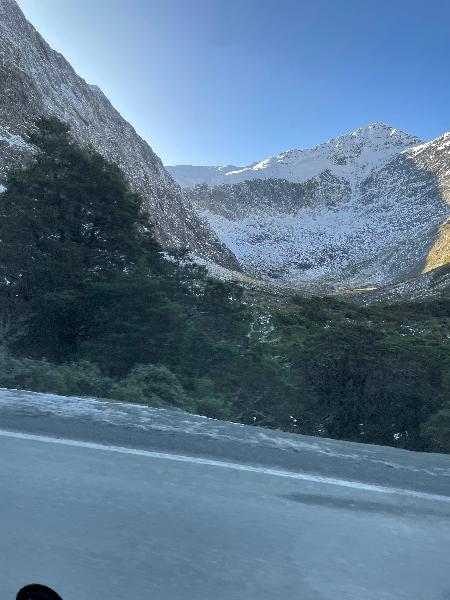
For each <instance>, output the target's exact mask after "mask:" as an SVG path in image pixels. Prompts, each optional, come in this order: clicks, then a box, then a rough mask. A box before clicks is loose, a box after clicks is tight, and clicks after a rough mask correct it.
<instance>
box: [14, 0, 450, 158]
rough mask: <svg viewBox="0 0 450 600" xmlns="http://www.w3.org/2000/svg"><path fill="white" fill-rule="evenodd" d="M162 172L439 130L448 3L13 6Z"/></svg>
mask: <svg viewBox="0 0 450 600" xmlns="http://www.w3.org/2000/svg"><path fill="white" fill-rule="evenodd" d="M18 1H19V4H20V6H21V8H22V10H23V11H24V13H25V15H26V16H27V17H28V18H29V20H30V21H31V22H32V23H33V25H34V26H35V27H36V28H37V29H38V30H39V31H40V33H41V34H42V35H43V36H44V37H45V38H46V40H47V41H48V42H49V43H50V45H51V46H53V48H55V49H56V50H58V51H59V52H61V53H62V54H64V56H65V57H66V58H67V59H68V60H69V62H71V64H72V65H73V66H74V68H75V69H76V71H77V72H78V73H79V74H80V75H81V76H82V77H84V78H85V79H86V80H87V81H88V82H89V83H92V84H97V85H99V86H100V87H101V88H102V90H103V91H104V93H105V94H106V95H107V96H108V98H109V99H110V100H111V102H112V103H113V104H114V106H115V107H116V108H117V109H118V110H119V111H120V112H121V113H122V115H123V116H124V117H125V118H126V119H127V120H128V121H130V122H131V123H132V125H133V126H134V127H135V129H136V130H137V131H138V133H139V134H140V135H141V136H142V137H144V138H145V139H146V140H147V141H148V142H149V143H150V145H151V146H152V148H153V149H154V150H155V152H156V153H157V154H158V155H159V156H160V157H161V158H162V160H163V161H164V163H165V164H167V165H173V164H198V165H219V164H234V165H246V164H249V163H251V162H253V161H257V160H261V159H264V158H266V157H268V156H272V155H274V154H278V153H280V152H282V151H284V150H288V149H291V148H306V147H311V146H314V145H317V144H319V143H322V142H324V141H326V140H328V139H330V138H333V137H335V136H337V135H339V134H342V133H346V132H349V131H353V130H355V129H357V128H358V127H362V126H365V125H368V124H369V123H373V122H376V121H383V122H385V123H386V124H388V125H392V126H394V127H397V128H399V129H402V130H404V131H407V132H409V133H412V134H415V135H418V136H419V137H421V138H422V139H423V140H430V139H433V138H435V137H437V136H438V135H440V134H442V133H443V132H445V131H448V130H450V110H449V109H450V76H449V74H450V73H449V71H450V64H449V58H450V2H448V0H427V1H426V2H424V1H423V0H420V1H418V0H377V1H375V0H308V1H307V0H18Z"/></svg>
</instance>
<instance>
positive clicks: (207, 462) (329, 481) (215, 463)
mask: <svg viewBox="0 0 450 600" xmlns="http://www.w3.org/2000/svg"><path fill="white" fill-rule="evenodd" d="M0 437H6V438H14V439H20V440H30V441H33V442H42V443H45V444H56V445H61V446H71V447H73V448H84V449H87V450H100V451H102V452H117V453H119V454H130V455H132V456H144V457H147V458H153V459H160V460H170V461H174V462H183V463H191V464H196V465H204V466H208V467H219V468H222V469H231V470H233V471H243V472H246V473H259V474H263V475H271V476H273V477H285V478H288V479H296V480H299V481H310V482H313V483H322V484H326V485H336V486H340V487H345V488H353V489H358V490H364V491H368V492H377V493H381V494H393V495H400V496H409V497H413V498H421V499H423V500H433V501H438V502H446V503H448V504H450V496H442V495H439V494H428V493H427V492H419V491H416V490H408V489H403V488H393V487H392V488H391V487H385V486H381V485H374V484H370V483H363V482H360V481H351V480H346V479H334V478H333V477H322V476H320V475H312V474H310V473H296V472H294V471H286V470H283V469H271V468H268V467H256V466H251V465H243V464H240V463H233V462H227V461H222V460H215V459H209V458H198V457H195V456H186V455H182V454H170V453H168V452H154V451H152V450H140V449H135V448H126V447H124V446H109V445H106V444H97V443H95V442H83V441H79V440H68V439H64V438H53V437H49V436H44V435H35V434H31V433H19V432H15V431H4V430H0Z"/></svg>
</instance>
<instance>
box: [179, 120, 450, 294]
mask: <svg viewBox="0 0 450 600" xmlns="http://www.w3.org/2000/svg"><path fill="white" fill-rule="evenodd" d="M177 169H178V167H172V168H171V172H172V174H173V175H174V177H175V178H177V177H178V175H177ZM199 174H200V172H199V171H197V172H196V177H197V179H198V177H199ZM183 178H184V185H187V183H186V182H187V180H188V171H187V168H186V167H183ZM209 181H211V179H210V180H209ZM219 181H220V183H218V182H219ZM216 182H217V183H215V185H211V184H210V183H209V184H208V183H203V184H197V185H194V186H192V187H189V189H188V188H187V191H188V193H189V197H190V198H191V200H192V202H193V204H194V206H196V208H197V210H198V211H199V213H200V214H201V215H202V216H203V217H205V218H206V219H207V220H208V221H209V223H210V224H211V226H212V227H213V229H214V230H215V231H216V232H217V234H218V236H219V237H220V238H221V239H222V240H223V241H224V243H225V244H226V245H227V246H228V247H229V248H231V249H232V250H233V252H234V253H235V254H236V256H237V257H238V259H239V261H240V262H241V264H242V265H243V267H244V270H245V271H246V272H247V273H248V274H251V275H254V276H257V277H262V278H265V279H272V280H277V281H280V282H283V283H287V284H290V285H299V286H303V285H307V286H311V285H313V286H315V287H317V286H320V287H322V288H327V287H329V288H334V289H336V288H342V287H367V286H382V285H387V284H390V283H392V282H395V281H399V280H402V279H404V278H407V277H410V276H415V275H417V274H418V273H421V272H423V271H427V270H430V269H432V268H435V267H437V266H439V265H441V264H445V262H448V261H450V250H449V248H450V246H449V241H450V234H449V230H450V228H449V227H446V226H445V222H446V220H447V219H448V218H449V217H450V134H446V135H444V136H442V137H440V138H438V139H437V140H434V141H432V142H429V143H426V144H423V143H422V142H421V141H420V140H419V139H418V138H417V137H414V136H411V135H408V134H406V133H404V132H401V131H399V130H397V129H394V128H392V127H389V126H387V125H384V124H382V123H375V124H373V125H369V126H368V127H365V128H362V129H358V130H357V131H355V132H353V133H350V134H346V135H343V136H340V137H338V138H336V139H333V140H330V141H329V142H326V143H325V144H322V145H320V146H317V147H316V148H313V149H310V150H290V151H288V152H284V153H282V154H280V155H278V156H276V157H273V158H269V159H266V160H264V161H262V162H259V163H255V164H253V165H250V166H249V167H244V168H241V169H234V170H227V169H225V170H222V171H221V172H220V173H219V171H218V170H217V171H216ZM189 186H191V183H189Z"/></svg>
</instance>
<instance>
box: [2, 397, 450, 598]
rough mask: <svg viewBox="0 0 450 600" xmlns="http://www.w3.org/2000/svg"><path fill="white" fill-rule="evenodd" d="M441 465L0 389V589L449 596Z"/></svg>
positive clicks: (445, 460)
mask: <svg viewBox="0 0 450 600" xmlns="http://www.w3.org/2000/svg"><path fill="white" fill-rule="evenodd" d="M449 557H450V457H449V456H442V455H432V454H428V455H425V454H416V453H409V452H404V451H399V450H393V449H390V448H381V447H376V446H367V445H356V444H351V443H346V442H336V441H331V440H317V439H314V438H308V437H304V436H295V435H289V434H281V433H278V432H269V431H266V430H262V429H259V428H249V427H242V426H239V425H233V424H229V423H221V422H218V421H212V420H209V419H203V418H201V417H195V416H191V415H186V414H185V413H182V412H180V411H166V410H162V411H161V410H155V409H151V408H148V407H142V406H136V405H131V404H124V403H111V402H105V401H98V400H88V399H79V398H71V399H65V398H59V397H57V396H50V395H39V394H31V393H26V392H11V391H6V390H4V391H0V591H1V592H2V595H1V598H2V600H3V599H6V600H8V599H9V598H11V599H13V598H14V595H15V593H16V592H17V590H18V589H19V588H20V587H21V586H22V585H25V584H26V583H31V582H38V583H44V584H47V585H50V586H52V587H54V588H55V589H56V590H57V591H58V592H59V593H60V594H61V595H62V597H63V598H64V600H91V599H92V600H97V599H98V600H100V599H102V598H108V600H125V599H127V600H128V599H130V600H131V599H132V598H143V599H145V600H146V599H148V600H151V599H155V600H179V599H180V600H181V599H183V600H190V599H192V600H197V599H199V600H207V599H208V600H209V599H211V598H214V600H234V599H236V600H238V599H239V600H269V599H270V600H291V599H292V600H294V599H295V600H406V599H407V600H448V599H449V598H450V571H449V561H450V559H449Z"/></svg>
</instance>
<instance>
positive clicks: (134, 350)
mask: <svg viewBox="0 0 450 600" xmlns="http://www.w3.org/2000/svg"><path fill="white" fill-rule="evenodd" d="M30 143H32V144H33V145H34V146H35V148H36V155H35V158H34V160H33V161H32V163H31V164H29V165H28V166H27V167H26V168H23V169H20V170H16V171H13V172H10V174H9V176H8V180H7V182H6V188H7V189H6V191H5V192H4V193H3V194H1V196H0V204H1V211H0V240H1V243H0V270H1V280H0V296H1V312H0V347H1V352H0V386H4V387H14V388H24V389H30V390H35V391H46V392H53V393H58V394H72V395H93V396H102V397H109V398H113V399H117V400H125V401H128V402H144V403H149V404H151V405H154V406H175V407H179V408H183V409H185V410H191V411H195V412H199V413H200V414H204V415H207V416H211V417H216V418H223V419H232V420H236V421H240V422H244V423H251V424H253V423H254V424H259V425H264V426H267V427H274V428H282V429H285V430H288V431H293V432H299V433H307V434H311V435H321V436H330V437H335V438H339V439H348V440H355V441H365V442H369V443H382V444H389V445H393V446H398V447H402V448H409V449H417V450H438V451H450V417H449V405H448V398H449V397H450V395H449V391H450V364H449V360H450V297H445V295H444V296H443V297H441V298H440V299H439V300H435V301H429V302H422V303H415V304H413V303H411V304H402V305H401V304H398V305H393V306H381V305H377V306H373V307H361V306H356V305H354V304H351V303H349V302H344V301H341V300H338V299H336V298H304V297H294V298H293V299H292V300H291V301H290V302H288V303H285V304H282V305H281V304H277V303H275V302H267V301H266V300H265V299H263V298H261V299H259V300H258V299H257V298H255V297H254V296H253V297H250V295H249V294H247V293H246V291H245V289H244V288H243V287H241V286H239V285H236V284H232V283H224V282H220V281H216V280H214V279H211V278H209V277H208V276H207V273H206V271H205V270H204V269H203V268H202V267H199V266H198V265H195V264H194V263H192V262H191V261H190V260H189V258H188V257H187V256H186V254H185V253H183V252H173V253H172V254H171V255H170V256H169V258H168V259H167V257H166V256H167V255H166V254H165V253H163V252H162V248H161V247H160V246H159V244H158V243H157V242H156V241H155V239H154V237H153V235H152V228H151V227H150V226H149V224H148V217H147V216H146V214H145V211H144V207H143V206H142V202H141V199H140V198H139V197H138V196H137V195H135V194H133V193H131V191H130V190H129V188H128V185H127V183H126V181H125V179H124V177H123V175H122V174H121V172H120V170H119V169H118V168H117V167H116V166H114V165H112V164H111V163H108V162H107V161H106V160H105V159H103V158H102V157H101V156H100V155H98V154H97V153H95V152H94V151H92V150H90V149H82V148H80V147H78V146H77V145H76V144H74V143H73V142H72V141H71V138H70V132H69V130H68V128H67V127H66V125H64V124H63V123H61V122H60V121H58V120H56V119H41V120H40V121H39V122H38V123H37V124H36V128H35V130H34V131H33V132H32V133H31V134H30Z"/></svg>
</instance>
